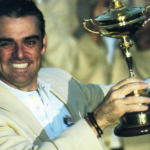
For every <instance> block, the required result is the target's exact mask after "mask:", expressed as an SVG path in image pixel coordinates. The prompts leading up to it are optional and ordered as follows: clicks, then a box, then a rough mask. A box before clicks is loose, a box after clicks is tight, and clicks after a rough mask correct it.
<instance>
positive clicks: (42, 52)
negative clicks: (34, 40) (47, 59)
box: [41, 33, 47, 54]
mask: <svg viewBox="0 0 150 150" xmlns="http://www.w3.org/2000/svg"><path fill="white" fill-rule="evenodd" d="M46 48H47V35H46V33H45V35H44V37H43V47H42V50H41V54H44V53H45V52H46Z"/></svg>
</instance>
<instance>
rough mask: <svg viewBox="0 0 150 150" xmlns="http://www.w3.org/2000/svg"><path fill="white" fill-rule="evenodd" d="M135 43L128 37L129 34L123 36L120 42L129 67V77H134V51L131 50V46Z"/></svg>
mask: <svg viewBox="0 0 150 150" xmlns="http://www.w3.org/2000/svg"><path fill="white" fill-rule="evenodd" d="M132 45H133V43H132V41H131V40H130V39H129V38H128V36H122V42H121V43H120V48H121V49H122V50H123V53H124V55H125V58H126V62H127V65H128V68H129V77H134V76H135V75H134V72H133V69H132V53H131V52H130V50H129V49H130V47H132Z"/></svg>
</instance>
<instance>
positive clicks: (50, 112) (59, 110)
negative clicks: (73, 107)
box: [0, 79, 73, 140]
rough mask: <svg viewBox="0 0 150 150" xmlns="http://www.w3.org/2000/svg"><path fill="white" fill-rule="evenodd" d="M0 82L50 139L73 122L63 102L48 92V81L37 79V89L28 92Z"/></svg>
mask: <svg viewBox="0 0 150 150" xmlns="http://www.w3.org/2000/svg"><path fill="white" fill-rule="evenodd" d="M0 83H1V84H2V85H4V86H5V87H6V88H7V89H8V90H9V91H11V92H12V93H13V94H14V95H15V96H16V97H17V98H18V99H19V100H20V101H21V102H22V103H23V104H24V105H25V106H26V107H27V108H28V109H29V110H30V111H31V112H32V114H33V115H34V116H35V117H36V118H37V120H38V121H39V123H40V124H41V126H42V127H43V128H44V130H45V131H46V133H47V135H48V137H49V138H50V139H51V140H52V139H54V138H55V137H57V136H58V135H59V134H60V133H61V132H62V131H64V130H66V129H67V128H68V127H69V125H71V124H73V119H72V118H71V115H70V113H69V111H68V110H67V108H66V107H65V105H64V103H63V102H61V101H60V100H59V99H58V98H57V97H56V96H55V95H54V94H53V93H51V92H50V84H49V83H46V82H44V81H42V80H41V79H38V89H37V90H38V91H30V92H27V91H21V90H18V89H15V88H12V87H10V86H8V85H7V84H5V83H4V82H2V81H0ZM16 109H17V106H16ZM67 118H69V120H70V121H68V122H66V123H65V122H64V119H65V120H66V119H67ZM67 124H68V125H67Z"/></svg>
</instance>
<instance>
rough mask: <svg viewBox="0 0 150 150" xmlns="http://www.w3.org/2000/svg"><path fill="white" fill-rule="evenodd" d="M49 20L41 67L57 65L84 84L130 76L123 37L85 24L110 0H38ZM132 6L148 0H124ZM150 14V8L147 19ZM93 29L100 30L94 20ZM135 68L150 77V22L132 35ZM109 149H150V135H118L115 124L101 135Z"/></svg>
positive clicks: (107, 5) (114, 80)
mask: <svg viewBox="0 0 150 150" xmlns="http://www.w3.org/2000/svg"><path fill="white" fill-rule="evenodd" d="M35 1H36V3H37V5H38V7H39V8H40V9H41V11H42V12H43V14H44V16H45V20H46V33H47V37H48V45H47V52H46V53H45V54H44V56H43V60H42V67H49V66H51V67H58V68H62V69H64V70H66V71H68V72H70V73H71V74H72V75H73V76H74V77H75V78H76V79H77V80H79V81H80V82H82V83H84V84H88V83H96V84H109V83H117V82H119V81H120V80H122V79H124V78H126V77H128V76H129V73H128V68H127V64H126V62H125V60H124V57H123V55H122V51H121V50H120V49H119V47H118V42H119V41H120V40H118V39H113V38H108V37H100V36H99V35H97V34H93V33H89V32H87V31H86V30H85V29H84V28H83V22H84V19H90V18H95V17H96V16H99V15H100V14H103V13H106V12H107V11H108V10H109V6H110V2H111V0H35ZM124 3H125V4H127V5H128V6H130V7H146V5H150V1H149V0H124ZM149 17H150V11H148V13H147V15H146V19H148V18H149ZM88 28H90V29H91V30H94V31H97V28H96V27H95V26H93V25H92V24H89V25H88ZM132 40H133V41H134V45H133V46H132V48H131V51H132V54H133V70H134V72H135V75H136V77H139V78H141V79H145V78H148V77H150V67H149V65H150V22H149V23H148V24H147V25H146V26H145V27H144V28H142V29H141V30H140V31H137V32H136V34H135V35H134V37H132ZM102 138H103V140H104V143H105V145H106V148H107V150H142V149H143V150H150V142H149V141H150V135H149V134H148V135H143V136H137V137H129V138H119V137H116V136H115V135H114V133H113V128H111V127H110V128H107V129H105V131H104V134H103V136H102Z"/></svg>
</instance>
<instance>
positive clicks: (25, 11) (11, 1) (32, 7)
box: [0, 0, 45, 38]
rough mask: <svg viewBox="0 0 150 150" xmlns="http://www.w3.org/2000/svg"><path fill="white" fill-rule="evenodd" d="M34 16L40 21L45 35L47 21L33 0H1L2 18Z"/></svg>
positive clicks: (41, 29) (40, 27) (39, 23)
mask: <svg viewBox="0 0 150 150" xmlns="http://www.w3.org/2000/svg"><path fill="white" fill-rule="evenodd" d="M28 15H33V16H35V17H36V18H37V20H38V26H39V29H40V31H41V34H42V38H43V37H44V35H45V20H44V17H43V14H42V12H41V11H40V10H39V9H38V8H37V6H36V4H35V2H34V1H33V0H0V17H1V16H8V17H16V18H19V17H25V16H28Z"/></svg>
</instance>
